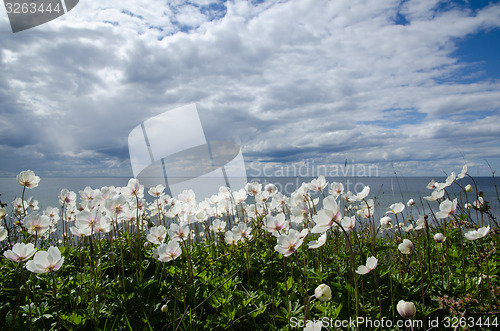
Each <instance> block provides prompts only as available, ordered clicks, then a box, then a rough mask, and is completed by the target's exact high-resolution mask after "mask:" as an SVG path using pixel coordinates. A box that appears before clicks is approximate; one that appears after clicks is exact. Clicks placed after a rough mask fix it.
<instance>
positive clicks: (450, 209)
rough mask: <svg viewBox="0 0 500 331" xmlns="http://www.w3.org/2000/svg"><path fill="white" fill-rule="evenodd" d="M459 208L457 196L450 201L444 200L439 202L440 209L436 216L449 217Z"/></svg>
mask: <svg viewBox="0 0 500 331" xmlns="http://www.w3.org/2000/svg"><path fill="white" fill-rule="evenodd" d="M456 209H457V198H455V199H453V201H450V200H448V199H446V200H444V201H443V202H441V203H440V204H439V211H438V212H436V214H435V215H436V218H447V217H449V216H450V215H452V214H454V213H455V210H456Z"/></svg>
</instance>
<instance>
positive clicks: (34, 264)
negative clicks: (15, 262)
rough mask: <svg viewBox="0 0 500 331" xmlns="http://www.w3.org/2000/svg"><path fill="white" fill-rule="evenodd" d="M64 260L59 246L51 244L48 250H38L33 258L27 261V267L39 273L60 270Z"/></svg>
mask: <svg viewBox="0 0 500 331" xmlns="http://www.w3.org/2000/svg"><path fill="white" fill-rule="evenodd" d="M63 262H64V257H63V256H61V251H59V248H57V247H54V246H50V247H49V249H48V250H47V251H38V252H36V254H35V256H34V257H33V259H32V260H30V261H28V262H27V263H26V269H28V270H29V271H31V272H34V273H37V274H44V273H47V272H53V271H57V270H59V268H61V266H62V264H63Z"/></svg>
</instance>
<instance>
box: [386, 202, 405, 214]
mask: <svg viewBox="0 0 500 331" xmlns="http://www.w3.org/2000/svg"><path fill="white" fill-rule="evenodd" d="M404 209H405V204H404V203H402V202H398V203H393V204H392V205H390V206H389V210H388V211H387V212H386V214H399V213H401V212H402V211H403V210H404Z"/></svg>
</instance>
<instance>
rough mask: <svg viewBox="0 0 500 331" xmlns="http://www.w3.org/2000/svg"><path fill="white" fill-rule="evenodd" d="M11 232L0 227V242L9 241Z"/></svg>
mask: <svg viewBox="0 0 500 331" xmlns="http://www.w3.org/2000/svg"><path fill="white" fill-rule="evenodd" d="M8 235H9V232H8V231H7V229H5V228H4V227H3V226H1V225H0V241H4V240H5V239H7V236H8Z"/></svg>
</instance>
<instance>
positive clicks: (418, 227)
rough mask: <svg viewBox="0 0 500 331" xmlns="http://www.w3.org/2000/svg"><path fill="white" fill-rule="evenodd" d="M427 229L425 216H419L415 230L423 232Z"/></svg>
mask: <svg viewBox="0 0 500 331" xmlns="http://www.w3.org/2000/svg"><path fill="white" fill-rule="evenodd" d="M423 228H425V216H421V215H418V219H417V221H416V222H415V230H421V229H423Z"/></svg>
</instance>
